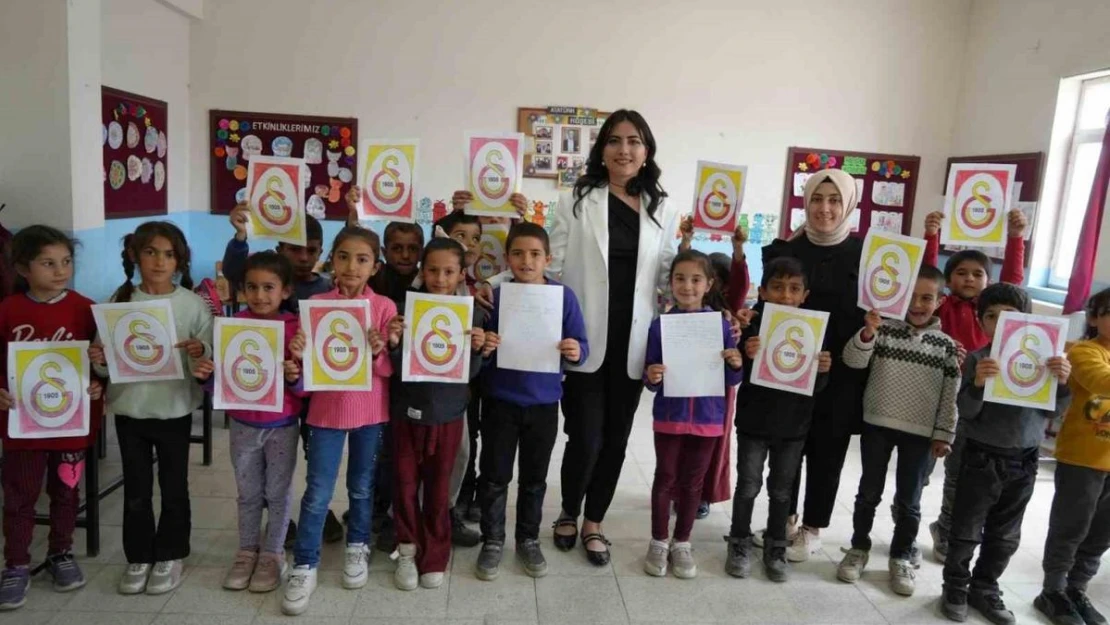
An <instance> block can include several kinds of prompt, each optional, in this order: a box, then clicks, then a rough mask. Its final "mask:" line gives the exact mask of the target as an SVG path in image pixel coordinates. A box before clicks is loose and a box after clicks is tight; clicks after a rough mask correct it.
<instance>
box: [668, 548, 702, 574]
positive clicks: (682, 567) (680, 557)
mask: <svg viewBox="0 0 1110 625" xmlns="http://www.w3.org/2000/svg"><path fill="white" fill-rule="evenodd" d="M671 570H672V571H674V576H675V577H677V578H678V579H694V578H695V577H697V576H698V563H697V562H696V561H695V560H694V546H693V545H691V544H690V543H689V542H688V541H687V542H681V543H671Z"/></svg>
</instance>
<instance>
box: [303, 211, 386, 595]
mask: <svg viewBox="0 0 1110 625" xmlns="http://www.w3.org/2000/svg"><path fill="white" fill-rule="evenodd" d="M380 247H381V246H380V243H379V241H378V235H377V234H375V233H374V232H373V231H372V230H366V229H364V228H359V227H357V226H348V227H345V228H343V229H342V230H340V231H339V234H338V235H336V237H335V243H333V244H332V246H331V249H332V253H331V262H332V266H333V267H334V277H335V288H334V289H332V290H331V291H329V292H327V293H321V294H320V295H314V296H313V297H312V298H311V299H314V300H316V299H347V300H350V299H364V300H367V301H369V302H370V318H371V327H369V328H367V340H368V343H369V345H368V347H369V349H370V352H371V354H372V358H373V361H372V364H371V369H372V372H373V376H374V379H373V390H372V391H320V392H316V393H313V394H312V401H310V402H309V405H308V422H307V423H308V443H307V444H308V471H307V476H306V482H307V483H306V485H305V492H304V498H303V499H301V513H300V525H299V526H298V527H297V542H296V545H295V547H294V548H293V558H294V564H295V566H294V568H293V572H292V573H290V575H289V580H288V582H287V583H286V587H285V596H284V598H283V600H282V603H281V610H282V612H284V613H286V614H290V615H297V614H302V613H303V612H304V611H305V610H306V609H307V608H308V601H309V599H310V598H311V597H312V592H313V591H314V590H315V589H316V568H317V566H318V565H319V563H320V538H321V536H320V533H321V531H322V529H323V525H324V516H325V515H326V514H327V511H328V504H329V503H330V502H331V497H332V493H333V492H334V491H335V480H336V477H337V476H338V474H339V463H340V461H342V459H343V442H344V441H345V440H346V441H347V445H348V449H347V496H348V497H349V498H350V521H349V522H348V524H347V549H346V559H345V564H344V566H343V587H344V588H350V589H354V588H362V587H363V586H365V585H366V580H367V575H368V567H369V564H370V549H369V548H368V547H367V542H368V540H369V538H370V509H371V501H372V500H373V496H374V463H375V457H376V456H377V453H378V446H379V444H380V442H381V436H382V424H384V423H386V422H387V421H389V410H388V405H389V376H391V375H393V365H392V363H390V361H389V353H388V352H387V351H386V350H385V336H386V328H387V326H388V324H389V320H390V319H392V318H393V317H395V316H396V315H397V306H396V305H395V304H394V303H393V302H392V301H391V300H390V299H389V298H387V297H384V296H381V295H378V294H376V293H374V291H373V290H371V289H370V286H369V285H368V284H367V282H368V281H369V280H370V278H371V277H372V276H373V275H374V272H375V270H376V269H377V261H378V254H379V252H380ZM304 347H305V334H304V328H301V329H300V330H298V331H297V334H296V336H294V337H293V341H292V343H291V344H290V353H291V354H292V356H293V358H294V359H296V360H301V358H302V357H303V352H304Z"/></svg>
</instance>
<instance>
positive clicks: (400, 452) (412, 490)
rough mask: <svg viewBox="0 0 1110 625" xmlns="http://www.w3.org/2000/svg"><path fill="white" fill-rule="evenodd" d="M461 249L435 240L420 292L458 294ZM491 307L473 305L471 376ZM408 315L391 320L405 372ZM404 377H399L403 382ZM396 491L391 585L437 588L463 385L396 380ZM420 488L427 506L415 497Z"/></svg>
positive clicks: (465, 392)
mask: <svg viewBox="0 0 1110 625" xmlns="http://www.w3.org/2000/svg"><path fill="white" fill-rule="evenodd" d="M463 255H464V254H463V249H462V246H461V245H459V244H458V243H457V242H455V241H454V240H451V239H433V240H432V241H431V242H430V243H428V247H426V248H424V256H423V258H422V259H421V260H420V267H421V270H420V272H421V276H422V277H423V287H422V288H421V291H423V292H426V293H433V294H436V295H454V294H455V293H456V289H457V288H458V285H459V284H461V283H462V282H463V274H464V270H463ZM485 318H486V312H485V309H483V308H482V307H480V306H475V307H474V318H473V321H472V326H471V327H472V330H470V331H469V333H470V334H471V353H470V377H471V379H473V378H476V377H477V376H478V373H479V372H480V371H481V369H482V346H483V344H484V343H485V335H484V333H483V331H482V323H483V322H484V321H485ZM403 328H404V318H403V317H401V316H397V317H395V318H394V319H393V320H392V321H391V322H390V324H389V355H390V358H391V359H392V361H393V368H394V369H395V370H400V368H401V360H402V349H401V342H402V341H401V338H402V332H403V331H404V330H403ZM399 378H400V376H394V377H393V378H392V379H393V380H398V379H399ZM390 400H391V401H390V417H391V419H390V424H391V427H392V429H393V445H394V453H393V457H394V462H395V467H394V471H395V475H396V484H395V487H396V492H395V493H394V505H393V511H394V512H393V513H394V517H395V518H394V520H395V522H396V525H397V541H398V543H399V545H398V547H397V551H398V554H399V558H398V561H397V570H396V571H395V573H394V578H393V579H394V583H395V584H396V585H397V588H400V589H401V590H414V589H415V588H416V586H417V584H418V583H419V585H420V586H423V587H424V588H438V587H439V586H440V585H441V584H443V573H444V571H445V570H447V562H448V559H449V558H450V556H451V515H450V502H449V492H448V489H449V486H450V479H451V471H452V469H453V468H454V466H455V456H456V454H457V453H458V449H459V445H460V444H461V443H462V439H463V438H464V436H465V432H464V425H465V421H464V418H463V417H464V416H465V414H466V406H467V403H468V401H469V388H468V386H467V385H466V384H448V383H443V382H399V383H398V384H396V385H395V387H394V393H392V394H391V395H390ZM421 488H423V491H424V504H423V506H421V505H420V502H419V501H418V499H417V496H418V494H419V492H420V490H421Z"/></svg>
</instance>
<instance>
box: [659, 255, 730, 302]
mask: <svg viewBox="0 0 1110 625" xmlns="http://www.w3.org/2000/svg"><path fill="white" fill-rule="evenodd" d="M680 263H697V264H698V265H699V266H700V267H701V270H702V273H704V274H705V277H706V279H708V280H710V281H711V282H712V284H710V286H709V290H708V291H706V293H705V298H704V300H703V301H702V305H703V306H708V307H710V308H712V309H713V310H725V309H727V308H728V306H727V305H726V304H725V296H724V294H723V293H722V292H721V282H720V280H718V279H717V272H716V270H714V268H713V262H712V261H710V260H709V257H708V256H706V255H705V253H704V252H699V251H697V250H686V251H684V252H679V253H678V254H676V255H675V257H674V260H673V261H671V269H670V271H668V272H667V284H670V283H671V280H673V279H674V269H675V267H678V265H679V264H680Z"/></svg>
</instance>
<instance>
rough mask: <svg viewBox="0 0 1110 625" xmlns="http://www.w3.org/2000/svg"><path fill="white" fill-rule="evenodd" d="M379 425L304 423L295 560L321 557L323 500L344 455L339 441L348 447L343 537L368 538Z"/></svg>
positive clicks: (349, 539)
mask: <svg viewBox="0 0 1110 625" xmlns="http://www.w3.org/2000/svg"><path fill="white" fill-rule="evenodd" d="M382 429H383V428H382V425H381V424H378V425H366V426H363V427H360V428H357V429H354V430H331V429H328V428H320V427H315V426H311V425H310V426H308V440H307V441H306V444H307V445H308V474H307V476H306V479H305V482H306V484H305V491H304V497H303V498H302V499H301V516H300V524H299V525H298V526H297V543H296V545H295V546H294V547H293V562H294V563H295V564H296V566H301V565H305V564H307V565H308V566H311V567H313V568H315V567H316V565H318V564H319V563H320V543H321V540H322V534H323V531H324V518H325V517H326V516H327V513H328V504H330V503H331V498H332V495H333V494H334V493H335V480H336V478H338V476H339V463H340V462H341V461H342V460H343V441H344V439H347V438H349V439H350V442H349V449H348V451H347V496H348V497H349V499H350V511H351V516H350V518H349V519H348V521H347V543H348V544H351V543H366V542H369V540H370V511H371V508H372V503H371V502H373V499H374V466H375V462H376V460H377V456H378V447H379V446H380V445H381V440H382Z"/></svg>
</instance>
